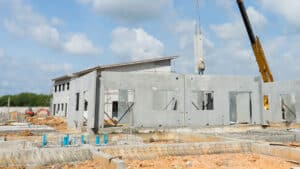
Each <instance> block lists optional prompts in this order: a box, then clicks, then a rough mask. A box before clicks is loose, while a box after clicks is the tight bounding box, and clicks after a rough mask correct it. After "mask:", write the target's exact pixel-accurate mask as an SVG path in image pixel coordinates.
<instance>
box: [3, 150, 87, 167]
mask: <svg viewBox="0 0 300 169" xmlns="http://www.w3.org/2000/svg"><path fill="white" fill-rule="evenodd" d="M92 156H93V154H92V153H91V151H90V149H89V148H79V147H68V148H36V149H25V150H22V149H21V150H16V149H14V150H7V149H6V150H2V149H1V150H0V159H1V160H0V167H7V166H43V165H53V164H66V163H70V162H77V161H85V160H90V159H92Z"/></svg>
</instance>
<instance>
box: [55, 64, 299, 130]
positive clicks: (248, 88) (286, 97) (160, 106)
mask: <svg viewBox="0 0 300 169" xmlns="http://www.w3.org/2000/svg"><path fill="white" fill-rule="evenodd" d="M172 59H173V58H167V59H166V60H158V61H153V60H152V61H149V62H139V63H135V64H119V65H110V66H103V67H101V68H100V67H97V68H93V69H87V70H84V71H81V72H77V73H74V74H73V76H72V77H70V76H64V77H62V79H61V78H58V79H56V80H54V81H55V83H54V84H60V82H62V81H64V80H66V79H67V81H64V82H66V83H68V82H69V83H70V88H69V90H68V91H66V92H65V93H59V94H55V93H54V94H53V96H54V98H53V105H52V108H53V107H54V104H55V102H57V100H63V99H62V98H64V99H66V102H68V105H69V106H68V110H67V119H68V126H69V127H80V126H82V125H83V124H86V125H87V126H88V128H90V129H98V128H99V127H104V121H105V120H107V119H111V118H114V119H115V120H117V121H118V123H121V124H124V125H125V126H134V127H185V126H189V127H197V126H205V125H229V124H234V123H248V124H265V123H268V122H282V121H289V122H300V113H299V112H300V106H299V105H300V104H298V103H299V101H300V100H299V99H300V95H299V94H300V82H299V81H289V82H276V83H268V84H265V83H263V82H262V80H261V78H260V77H238V76H208V75H205V76H199V75H184V74H176V73H172V72H171V70H172V68H171V60H172ZM68 79H69V81H68ZM265 95H267V96H268V97H269V105H270V109H269V110H265V109H264V104H263V97H264V96H265ZM58 114H59V113H58Z"/></svg>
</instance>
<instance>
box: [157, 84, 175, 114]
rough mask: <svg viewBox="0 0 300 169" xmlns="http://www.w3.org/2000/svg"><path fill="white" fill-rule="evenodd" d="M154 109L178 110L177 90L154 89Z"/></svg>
mask: <svg viewBox="0 0 300 169" xmlns="http://www.w3.org/2000/svg"><path fill="white" fill-rule="evenodd" d="M152 108H153V110H158V111H166V110H167V111H176V110H177V108H178V99H177V92H176V91H174V90H158V89H155V90H153V99H152Z"/></svg>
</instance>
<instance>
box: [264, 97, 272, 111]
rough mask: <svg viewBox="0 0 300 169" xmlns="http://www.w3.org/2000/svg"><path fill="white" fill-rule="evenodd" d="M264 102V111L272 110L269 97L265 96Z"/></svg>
mask: <svg viewBox="0 0 300 169" xmlns="http://www.w3.org/2000/svg"><path fill="white" fill-rule="evenodd" d="M263 99H264V100H263V102H264V109H265V110H270V104H269V96H268V95H264V98H263Z"/></svg>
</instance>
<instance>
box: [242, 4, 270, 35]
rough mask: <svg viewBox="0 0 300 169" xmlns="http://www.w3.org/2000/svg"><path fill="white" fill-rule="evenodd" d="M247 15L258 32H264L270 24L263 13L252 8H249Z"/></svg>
mask: <svg viewBox="0 0 300 169" xmlns="http://www.w3.org/2000/svg"><path fill="white" fill-rule="evenodd" d="M247 13H248V15H249V19H250V20H251V23H252V25H253V26H254V28H256V29H258V30H263V29H264V28H265V26H266V25H267V24H268V20H267V18H266V17H265V16H264V15H263V14H262V13H261V12H259V11H257V10H256V9H254V8H253V7H252V6H250V7H248V8H247Z"/></svg>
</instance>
